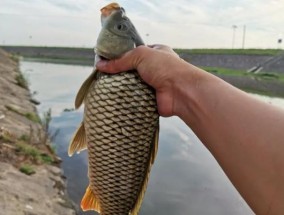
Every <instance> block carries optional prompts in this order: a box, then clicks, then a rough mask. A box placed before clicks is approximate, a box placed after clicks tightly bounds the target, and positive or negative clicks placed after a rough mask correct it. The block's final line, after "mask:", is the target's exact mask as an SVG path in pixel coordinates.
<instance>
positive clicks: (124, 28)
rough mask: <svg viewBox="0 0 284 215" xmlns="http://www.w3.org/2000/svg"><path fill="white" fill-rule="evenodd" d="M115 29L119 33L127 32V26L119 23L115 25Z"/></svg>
mask: <svg viewBox="0 0 284 215" xmlns="http://www.w3.org/2000/svg"><path fill="white" fill-rule="evenodd" d="M116 29H117V30H119V31H127V30H128V26H127V25H126V24H125V23H119V24H118V25H116Z"/></svg>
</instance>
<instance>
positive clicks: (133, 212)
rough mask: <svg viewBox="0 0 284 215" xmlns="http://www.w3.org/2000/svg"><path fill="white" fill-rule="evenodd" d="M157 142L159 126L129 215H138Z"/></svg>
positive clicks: (154, 156)
mask: <svg viewBox="0 0 284 215" xmlns="http://www.w3.org/2000/svg"><path fill="white" fill-rule="evenodd" d="M158 140H159V126H158V128H157V129H156V131H155V135H154V138H153V146H152V151H151V155H150V159H149V163H148V167H147V169H146V175H145V178H144V181H143V184H142V186H141V189H140V192H139V194H138V198H137V200H136V203H135V205H134V207H133V208H132V210H131V211H130V213H129V215H138V213H139V210H140V207H141V205H142V202H143V198H144V195H145V192H146V189H147V185H148V181H149V177H150V171H151V167H152V165H153V163H154V161H155V158H156V155H157V151H158Z"/></svg>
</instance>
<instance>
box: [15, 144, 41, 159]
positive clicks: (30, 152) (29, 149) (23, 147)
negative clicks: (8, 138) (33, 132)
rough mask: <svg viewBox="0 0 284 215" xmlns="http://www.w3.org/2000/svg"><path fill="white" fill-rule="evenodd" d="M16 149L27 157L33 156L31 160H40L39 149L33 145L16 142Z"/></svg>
mask: <svg viewBox="0 0 284 215" xmlns="http://www.w3.org/2000/svg"><path fill="white" fill-rule="evenodd" d="M16 147H17V150H18V151H19V152H20V153H21V154H23V155H26V156H28V157H31V158H33V160H35V161H37V160H40V154H41V153H40V151H39V150H38V149H36V148H35V147H33V146H30V145H28V144H26V143H17V144H16Z"/></svg>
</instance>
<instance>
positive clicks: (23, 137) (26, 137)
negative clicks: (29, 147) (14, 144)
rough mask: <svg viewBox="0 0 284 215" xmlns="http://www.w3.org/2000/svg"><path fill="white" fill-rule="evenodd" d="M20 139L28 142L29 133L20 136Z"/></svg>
mask: <svg viewBox="0 0 284 215" xmlns="http://www.w3.org/2000/svg"><path fill="white" fill-rule="evenodd" d="M19 140H21V141H25V142H28V141H29V140H30V137H29V136H28V135H26V134H22V135H21V136H20V138H19Z"/></svg>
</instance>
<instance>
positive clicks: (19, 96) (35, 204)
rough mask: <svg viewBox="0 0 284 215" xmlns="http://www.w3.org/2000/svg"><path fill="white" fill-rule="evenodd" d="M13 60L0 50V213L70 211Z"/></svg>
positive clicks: (62, 213) (71, 214) (70, 214)
mask: <svg viewBox="0 0 284 215" xmlns="http://www.w3.org/2000/svg"><path fill="white" fill-rule="evenodd" d="M42 123H43V122H41V121H40V119H39V117H38V115H37V112H36V107H35V105H34V104H33V102H32V99H31V96H30V92H29V90H28V87H27V83H26V82H25V80H24V79H23V77H22V76H21V73H20V72H19V67H18V62H17V60H16V59H13V57H12V56H10V55H9V54H8V53H6V52H4V51H3V50H0V215H51V214H55V215H75V214H76V212H75V210H74V209H73V206H72V204H71V202H70V201H69V200H68V198H67V197H66V194H65V181H64V179H63V177H62V172H61V169H60V168H59V167H58V160H57V158H56V156H55V154H54V152H52V148H51V147H50V145H49V144H48V143H47V141H46V140H45V139H46V138H45V137H46V135H45V134H46V133H45V132H44V129H43V126H42Z"/></svg>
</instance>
